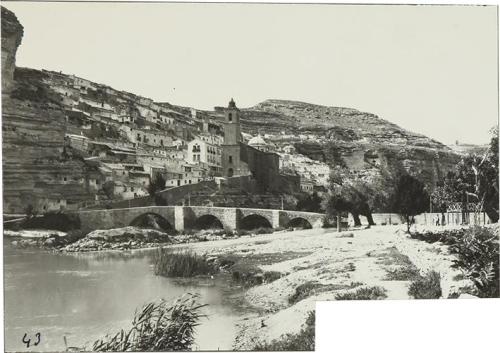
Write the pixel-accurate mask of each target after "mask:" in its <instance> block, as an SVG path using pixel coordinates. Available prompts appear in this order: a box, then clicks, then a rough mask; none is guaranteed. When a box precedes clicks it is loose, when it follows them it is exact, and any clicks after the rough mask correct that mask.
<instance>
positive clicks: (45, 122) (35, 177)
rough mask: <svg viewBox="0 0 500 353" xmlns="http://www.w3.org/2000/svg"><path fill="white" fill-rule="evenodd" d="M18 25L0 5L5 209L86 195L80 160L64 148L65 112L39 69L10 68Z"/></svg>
mask: <svg viewBox="0 0 500 353" xmlns="http://www.w3.org/2000/svg"><path fill="white" fill-rule="evenodd" d="M22 35H23V27H22V26H21V24H19V22H18V21H17V18H16V16H15V15H14V14H13V13H12V12H11V11H9V10H7V9H5V8H3V7H2V130H3V131H2V133H3V135H2V137H3V143H2V149H3V160H2V163H3V202H4V203H3V205H4V212H5V213H21V212H24V210H25V209H26V208H27V207H28V205H32V206H33V207H34V208H36V209H37V210H39V211H40V212H43V211H44V207H45V210H46V208H47V206H48V204H57V203H60V204H61V205H64V204H66V203H69V204H71V203H78V202H81V201H85V200H89V199H91V197H92V195H91V194H90V193H89V192H88V191H87V186H86V185H85V183H84V182H83V181H82V176H84V175H85V168H86V167H85V164H84V163H83V161H81V160H79V159H77V158H73V157H72V156H70V155H68V154H66V153H65V149H64V134H65V130H66V128H65V117H64V115H63V112H62V110H61V107H60V105H59V104H58V103H57V94H56V92H52V91H51V90H50V89H49V87H48V86H46V85H44V83H43V81H42V79H43V77H41V76H40V75H41V74H42V73H40V71H37V70H30V69H20V68H15V66H14V64H15V55H16V51H17V47H18V46H19V44H20V43H21V38H22Z"/></svg>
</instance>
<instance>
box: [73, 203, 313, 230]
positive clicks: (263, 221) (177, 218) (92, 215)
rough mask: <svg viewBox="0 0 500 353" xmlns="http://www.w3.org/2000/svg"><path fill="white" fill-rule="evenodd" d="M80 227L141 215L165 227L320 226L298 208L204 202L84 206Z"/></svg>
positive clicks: (114, 224)
mask: <svg viewBox="0 0 500 353" xmlns="http://www.w3.org/2000/svg"><path fill="white" fill-rule="evenodd" d="M76 213H77V214H78V216H79V218H80V223H81V229H82V230H84V231H86V232H89V231H93V230H96V229H110V228H120V227H126V226H129V225H132V224H133V223H134V222H136V221H137V220H138V219H140V218H141V217H144V216H145V215H154V216H155V217H160V218H161V220H162V222H161V223H163V224H166V225H167V226H168V227H169V228H173V229H175V230H178V231H181V230H184V229H192V228H201V229H202V228H203V224H207V222H203V221H215V222H220V223H219V225H222V227H223V228H224V229H226V230H228V231H233V230H238V229H245V226H248V224H254V225H255V224H258V225H260V226H266V227H270V228H278V227H285V228H288V227H294V226H305V227H312V228H320V227H321V226H322V222H323V214H320V213H312V212H301V211H287V210H271V209H257V208H229V207H205V206H149V207H134V208H121V209H105V210H104V209H103V210H88V211H78V212H76Z"/></svg>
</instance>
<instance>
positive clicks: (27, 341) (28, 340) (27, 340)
mask: <svg viewBox="0 0 500 353" xmlns="http://www.w3.org/2000/svg"><path fill="white" fill-rule="evenodd" d="M41 337H42V335H41V334H40V332H37V333H36V334H35V339H34V340H33V346H38V344H39V343H40V340H41ZM23 343H24V344H26V348H30V345H31V338H28V334H27V333H25V334H24V336H23Z"/></svg>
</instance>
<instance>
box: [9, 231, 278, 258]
mask: <svg viewBox="0 0 500 353" xmlns="http://www.w3.org/2000/svg"><path fill="white" fill-rule="evenodd" d="M272 232H273V230H272V229H258V230H255V231H242V232H239V233H236V232H230V233H228V232H226V231H225V230H223V229H209V230H199V231H185V232H182V233H177V232H172V231H171V232H165V231H162V230H159V229H151V228H140V227H124V228H114V229H106V230H95V231H93V232H91V233H89V234H86V235H84V234H82V233H81V232H80V231H78V230H76V231H69V232H62V231H56V230H32V229H25V230H16V231H14V230H4V238H5V239H8V240H7V241H10V243H11V245H13V246H14V247H17V248H40V249H44V250H52V251H61V252H94V251H121V250H137V249H149V248H157V247H160V246H166V245H172V244H187V243H197V242H206V241H216V240H223V239H234V238H238V237H240V236H255V235H257V234H269V233H272Z"/></svg>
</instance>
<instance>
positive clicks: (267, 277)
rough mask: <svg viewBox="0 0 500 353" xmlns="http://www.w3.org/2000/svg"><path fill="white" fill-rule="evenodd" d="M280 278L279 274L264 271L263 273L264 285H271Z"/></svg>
mask: <svg viewBox="0 0 500 353" xmlns="http://www.w3.org/2000/svg"><path fill="white" fill-rule="evenodd" d="M280 278H281V272H278V271H266V272H264V283H271V282H274V281H276V280H277V279H280Z"/></svg>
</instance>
